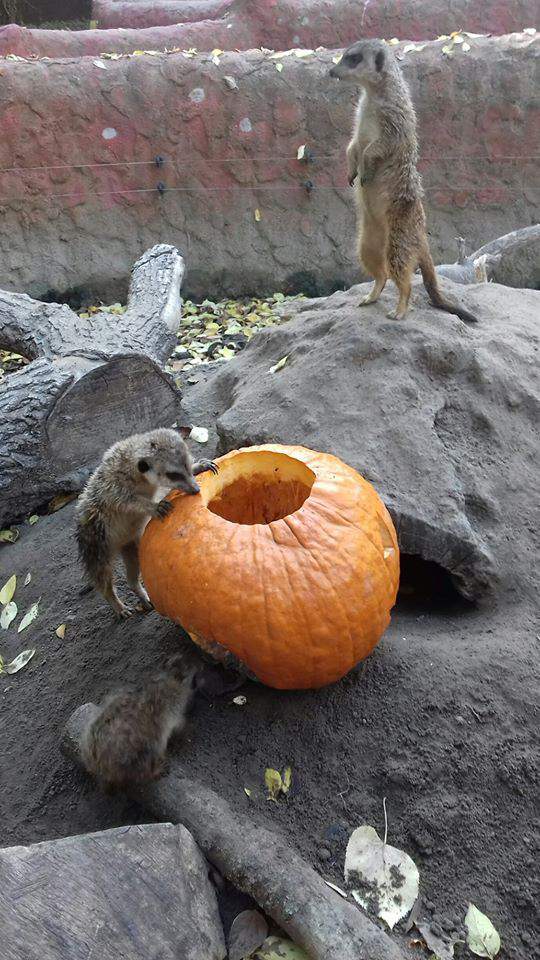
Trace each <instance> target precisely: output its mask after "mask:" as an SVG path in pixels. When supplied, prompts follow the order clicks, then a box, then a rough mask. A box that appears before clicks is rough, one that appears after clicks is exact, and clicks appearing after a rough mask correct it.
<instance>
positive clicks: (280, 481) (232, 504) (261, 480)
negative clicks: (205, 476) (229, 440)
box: [206, 450, 315, 524]
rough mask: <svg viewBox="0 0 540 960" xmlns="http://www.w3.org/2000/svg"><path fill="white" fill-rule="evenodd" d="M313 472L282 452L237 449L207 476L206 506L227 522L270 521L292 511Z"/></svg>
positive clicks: (306, 490) (311, 481) (305, 493)
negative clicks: (215, 473)
mask: <svg viewBox="0 0 540 960" xmlns="http://www.w3.org/2000/svg"><path fill="white" fill-rule="evenodd" d="M314 482H315V474H314V473H313V471H312V470H310V469H309V467H306V465H305V463H302V462H301V461H300V460H295V459H294V458H293V457H288V456H286V455H285V454H282V453H273V452H272V451H266V450H260V451H254V452H253V453H249V452H246V453H239V454H237V455H236V456H234V457H231V459H230V460H225V461H223V462H222V463H221V464H220V471H219V474H218V475H217V476H215V477H212V478H209V481H208V484H207V487H206V489H208V492H209V498H208V500H207V507H208V509H209V510H211V511H212V513H215V514H217V515H218V516H219V517H223V519H224V520H229V521H230V522H231V523H240V524H255V523H272V521H273V520H281V519H282V518H283V517H289V516H290V515H291V514H292V513H296V511H297V510H299V509H300V507H301V506H302V504H303V503H305V501H306V500H307V498H308V497H309V494H310V493H311V488H312V486H313V484H314Z"/></svg>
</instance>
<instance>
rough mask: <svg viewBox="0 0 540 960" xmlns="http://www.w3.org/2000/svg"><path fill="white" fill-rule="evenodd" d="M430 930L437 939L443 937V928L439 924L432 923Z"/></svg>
mask: <svg viewBox="0 0 540 960" xmlns="http://www.w3.org/2000/svg"><path fill="white" fill-rule="evenodd" d="M429 929H430V930H431V932H432V933H434V934H435V936H436V937H442V927H441V925H440V924H439V923H431V924H430V925H429Z"/></svg>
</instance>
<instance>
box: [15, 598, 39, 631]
mask: <svg viewBox="0 0 540 960" xmlns="http://www.w3.org/2000/svg"><path fill="white" fill-rule="evenodd" d="M40 599H41V598H40ZM38 612H39V600H37V601H36V603H33V604H32V606H31V607H29V609H28V610H27V611H26V613H25V615H24V617H23V618H22V620H21V622H20V624H19V626H18V628H17V633H20V632H21V630H26V628H27V627H28V626H30V624H31V623H32V622H33V621H34V620H35V619H36V617H37V615H38Z"/></svg>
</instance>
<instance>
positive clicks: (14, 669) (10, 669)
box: [5, 649, 36, 673]
mask: <svg viewBox="0 0 540 960" xmlns="http://www.w3.org/2000/svg"><path fill="white" fill-rule="evenodd" d="M35 652H36V651H35V649H34V650H23V652H22V653H20V654H19V656H18V657H15V659H14V660H12V661H11V663H6V666H5V670H6V673H18V672H19V670H22V668H23V667H25V666H26V664H27V663H28V661H29V660H31V659H32V657H33V656H34V654H35Z"/></svg>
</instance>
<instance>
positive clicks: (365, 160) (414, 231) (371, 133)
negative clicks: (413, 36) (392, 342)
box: [330, 40, 477, 323]
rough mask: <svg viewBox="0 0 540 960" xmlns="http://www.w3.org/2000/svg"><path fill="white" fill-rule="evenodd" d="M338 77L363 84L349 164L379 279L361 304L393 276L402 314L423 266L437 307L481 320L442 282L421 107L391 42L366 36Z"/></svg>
mask: <svg viewBox="0 0 540 960" xmlns="http://www.w3.org/2000/svg"><path fill="white" fill-rule="evenodd" d="M330 76H331V77H336V78H337V79H339V80H342V81H345V82H347V83H348V84H355V85H356V86H359V87H360V88H361V91H362V92H361V95H360V100H359V102H358V106H357V108H356V116H355V124H354V131H353V136H352V140H351V142H350V143H349V146H348V147H347V166H348V176H349V184H350V186H352V185H353V184H354V183H355V181H356V199H357V206H358V252H359V257H360V261H361V263H362V264H363V266H364V267H365V269H366V270H367V272H368V273H370V274H371V276H372V277H373V278H374V280H375V282H374V284H373V288H372V290H371V292H370V293H369V294H368V295H367V297H364V299H363V300H362V301H361V303H360V306H363V305H364V304H367V303H375V302H376V301H377V300H378V299H379V297H380V295H381V293H382V290H383V288H384V286H385V284H386V281H387V280H388V278H389V277H391V279H392V280H393V281H394V283H395V284H396V286H397V288H398V292H399V302H398V305H397V309H396V310H395V311H393V312H392V313H389V314H388V316H389V317H390V318H391V319H393V320H402V319H403V317H404V316H405V314H406V312H407V308H408V306H409V299H410V295H411V278H412V275H413V273H414V271H415V270H416V269H417V267H420V271H421V273H422V279H423V281H424V286H425V288H426V290H427V292H428V294H429V298H430V300H431V302H432V304H433V305H434V306H435V307H438V308H439V309H440V310H446V311H447V312H448V313H455V314H456V315H457V316H458V317H460V319H461V320H465V321H467V322H469V323H474V322H476V320H477V318H476V317H475V316H473V314H471V313H469V311H468V310H465V309H464V308H463V307H461V306H460V305H459V304H457V303H454V302H453V301H451V300H447V299H446V297H445V296H444V294H443V293H442V291H441V289H440V287H439V284H438V280H437V275H436V273H435V267H434V264H433V260H432V257H431V253H430V251H429V243H428V239H427V234H426V217H425V213H424V207H423V205H422V197H423V190H422V181H421V177H420V174H419V173H418V170H417V169H416V164H417V161H418V141H417V137H416V114H415V112H414V106H413V103H412V100H411V95H410V92H409V88H408V86H407V84H406V82H405V79H404V77H403V74H402V73H401V70H400V68H399V66H398V63H397V61H396V59H395V57H394V54H393V53H392V50H391V48H390V47H388V46H387V44H385V43H383V41H382V40H360V41H359V42H358V43H354V44H353V45H352V46H351V47H349V48H348V49H347V50H346V51H345V53H344V54H343V57H342V58H341V60H340V61H339V63H338V64H336V66H334V67H332V69H331V70H330Z"/></svg>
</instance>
